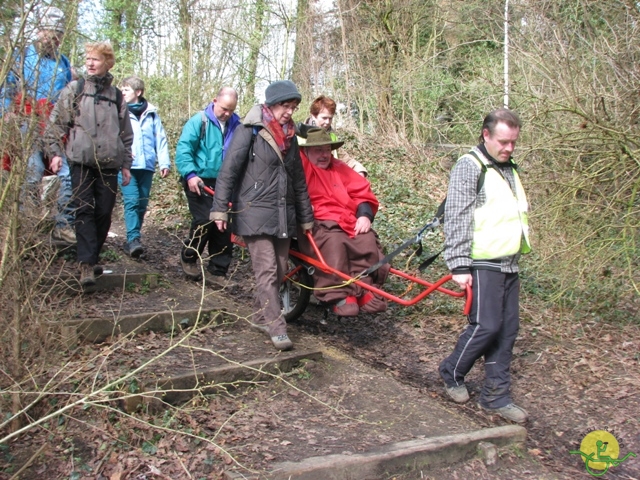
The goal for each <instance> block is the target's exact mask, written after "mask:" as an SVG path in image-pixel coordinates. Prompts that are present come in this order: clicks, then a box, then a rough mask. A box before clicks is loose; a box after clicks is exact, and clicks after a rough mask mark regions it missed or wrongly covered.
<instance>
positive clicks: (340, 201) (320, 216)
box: [300, 150, 379, 238]
mask: <svg viewBox="0 0 640 480" xmlns="http://www.w3.org/2000/svg"><path fill="white" fill-rule="evenodd" d="M300 157H301V158H302V167H303V168H304V175H305V177H306V179H307V189H308V190H309V198H310V199H311V205H313V216H314V217H315V218H316V219H317V220H332V221H334V222H336V223H337V224H338V225H340V228H342V230H344V231H345V233H346V234H347V235H349V237H351V238H353V237H355V234H354V233H353V230H354V228H355V226H356V220H357V218H356V211H357V209H358V205H360V204H361V203H363V202H367V203H368V204H369V205H370V206H371V209H372V210H373V214H374V215H375V214H376V212H377V211H378V205H379V203H378V199H377V198H376V196H375V195H374V194H373V192H372V191H371V185H370V184H369V181H368V180H367V179H366V178H364V177H362V176H361V175H360V174H358V173H356V172H355V171H354V170H353V169H351V168H350V167H349V166H347V164H346V163H344V162H341V161H340V160H338V159H337V158H334V157H332V158H331V164H330V165H329V168H327V169H323V168H319V167H317V166H315V165H314V164H313V163H311V162H310V161H309V159H308V158H307V156H306V155H305V153H304V151H303V150H300Z"/></svg>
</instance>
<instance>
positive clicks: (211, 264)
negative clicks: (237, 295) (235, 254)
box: [176, 87, 240, 287]
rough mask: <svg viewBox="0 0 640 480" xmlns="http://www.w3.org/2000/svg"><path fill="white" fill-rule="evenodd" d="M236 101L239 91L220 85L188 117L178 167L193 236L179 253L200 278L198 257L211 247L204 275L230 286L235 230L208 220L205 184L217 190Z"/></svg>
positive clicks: (187, 268)
mask: <svg viewBox="0 0 640 480" xmlns="http://www.w3.org/2000/svg"><path fill="white" fill-rule="evenodd" d="M237 103H238V94H237V92H236V91H235V90H234V89H233V88H230V87H223V88H222V89H220V91H219V92H218V94H217V95H216V98H215V99H214V100H213V101H212V102H211V103H210V104H209V105H208V106H207V107H206V108H205V109H204V111H203V112H198V113H196V114H195V115H194V116H192V117H191V118H190V119H189V120H188V121H187V123H186V124H185V126H184V127H183V129H182V134H181V135H180V139H179V140H178V145H177V147H176V168H177V169H178V172H179V173H180V176H181V179H180V180H181V182H182V187H183V188H184V192H185V194H186V195H187V202H188V204H189V211H190V212H191V215H192V217H193V219H192V221H191V228H190V230H189V238H187V239H186V240H185V241H184V246H183V248H182V252H181V253H180V263H181V264H182V270H183V271H184V273H185V275H186V276H187V277H188V278H191V279H193V280H200V279H201V278H202V270H203V269H202V268H201V267H199V266H198V264H197V261H198V258H202V254H203V253H204V250H205V248H208V254H209V255H208V257H207V258H208V264H207V267H206V268H205V269H204V272H205V278H206V280H207V282H209V283H210V284H212V285H216V286H219V287H224V286H230V285H231V284H230V283H229V282H228V280H227V278H226V275H227V271H228V270H229V265H230V264H231V255H232V248H233V245H232V243H231V233H230V232H229V231H226V232H225V231H221V230H219V229H218V228H217V227H216V225H215V224H214V223H213V222H211V221H209V211H210V210H211V203H212V198H211V196H209V195H206V194H205V192H204V191H203V189H202V187H203V186H204V185H206V186H207V187H210V188H211V189H213V190H215V188H216V179H217V177H218V173H219V172H220V169H221V167H222V160H223V158H224V156H225V152H226V151H227V148H228V147H229V145H230V143H231V139H232V137H233V134H234V131H235V130H236V127H237V126H238V125H239V124H240V117H239V116H238V115H237V114H236V113H234V111H235V109H236V105H237ZM202 259H203V261H204V258H202ZM203 263H204V262H203Z"/></svg>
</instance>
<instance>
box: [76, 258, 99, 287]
mask: <svg viewBox="0 0 640 480" xmlns="http://www.w3.org/2000/svg"><path fill="white" fill-rule="evenodd" d="M95 284H96V277H95V275H94V273H93V265H90V264H88V263H81V264H80V285H82V286H83V287H93V286H94V285H95Z"/></svg>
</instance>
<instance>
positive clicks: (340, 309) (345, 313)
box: [331, 297, 360, 317]
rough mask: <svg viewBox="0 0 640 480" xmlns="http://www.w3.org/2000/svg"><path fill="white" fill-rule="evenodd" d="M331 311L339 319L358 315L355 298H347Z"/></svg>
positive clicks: (335, 305)
mask: <svg viewBox="0 0 640 480" xmlns="http://www.w3.org/2000/svg"><path fill="white" fill-rule="evenodd" d="M331 311H332V312H333V313H335V314H336V315H338V316H339V317H355V316H357V315H358V313H360V308H358V300H357V299H356V297H347V298H343V299H342V300H340V301H339V302H338V303H336V304H334V305H333V306H332V307H331Z"/></svg>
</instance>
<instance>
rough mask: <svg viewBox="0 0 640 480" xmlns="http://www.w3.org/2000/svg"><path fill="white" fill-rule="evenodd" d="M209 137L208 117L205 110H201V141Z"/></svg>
mask: <svg viewBox="0 0 640 480" xmlns="http://www.w3.org/2000/svg"><path fill="white" fill-rule="evenodd" d="M206 136H207V116H206V115H205V113H204V110H200V141H203V140H204V138H205V137H206Z"/></svg>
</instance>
